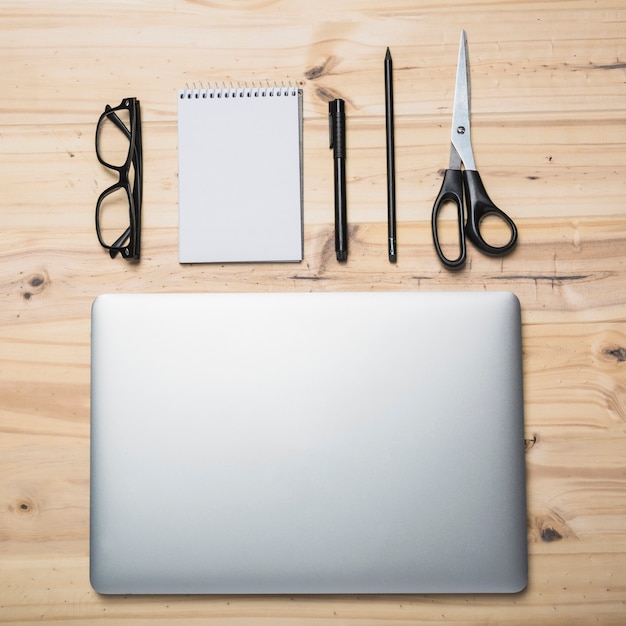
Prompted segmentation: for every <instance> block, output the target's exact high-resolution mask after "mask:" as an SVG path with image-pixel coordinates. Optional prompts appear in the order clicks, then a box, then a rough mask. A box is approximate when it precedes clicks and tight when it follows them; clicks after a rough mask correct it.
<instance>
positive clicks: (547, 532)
mask: <svg viewBox="0 0 626 626" xmlns="http://www.w3.org/2000/svg"><path fill="white" fill-rule="evenodd" d="M535 523H536V529H537V531H538V535H539V537H540V538H541V540H542V541H545V542H546V543H551V542H553V541H561V539H569V538H572V537H574V538H575V537H576V535H575V534H574V532H573V531H572V529H571V528H570V527H569V526H568V525H567V523H566V522H565V520H564V519H563V518H562V517H561V516H560V515H558V514H557V513H555V512H554V511H551V512H550V515H545V516H541V517H538V518H537V520H536V522H535Z"/></svg>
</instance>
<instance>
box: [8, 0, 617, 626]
mask: <svg viewBox="0 0 626 626" xmlns="http://www.w3.org/2000/svg"><path fill="white" fill-rule="evenodd" d="M0 15H1V16H2V19H1V20H0V63H1V67H2V72H0V177H1V188H2V195H1V200H0V302H1V306H0V541H1V545H0V623H11V624H13V623H21V624H30V623H35V622H37V623H39V622H41V621H56V622H60V623H71V622H75V623H83V622H87V621H89V622H90V623H99V622H102V623H104V622H105V621H106V622H107V623H110V622H111V621H113V622H119V623H124V624H132V623H137V624H138V623H145V622H148V621H149V622H150V623H152V622H153V621H156V620H159V621H162V622H164V623H171V624H177V623H180V624H182V623H185V624H187V623H190V622H191V623H193V622H196V623H203V624H224V623H225V624H233V625H235V624H236V625H238V626H239V625H244V624H246V625H247V624H255V625H257V624H279V625H281V626H291V625H296V624H298V625H300V624H307V625H317V624H320V625H322V624H324V625H325V624H331V623H332V624H344V625H348V624H355V625H356V624H359V626H373V625H374V624H382V623H384V624H389V625H397V626H399V625H400V624H420V623H424V624H425V623H440V622H441V623H445V622H448V623H455V624H474V623H476V624H485V623H497V624H529V623H532V624H564V623H566V624H575V625H577V624H581V625H582V624H585V625H586V624H589V623H601V624H623V623H624V615H626V452H625V451H626V427H625V424H626V295H625V284H626V282H625V278H626V205H625V201H624V198H625V197H626V176H625V174H626V125H625V124H624V102H626V99H625V96H626V40H625V39H624V23H625V21H626V8H625V7H624V6H623V2H620V1H618V0H597V1H592V0H546V1H541V0H539V1H536V0H521V1H515V2H512V1H508V0H488V1H487V2H481V3H478V2H475V1H474V0H444V1H443V2H425V1H423V0H417V1H416V0H392V1H391V2H376V1H375V0H345V1H340V2H337V1H336V0H318V1H317V2H314V3H304V2H298V1H297V0H284V1H278V0H238V1H237V2H233V1H228V0H188V1H184V0H155V1H153V2H149V3H147V2H146V3H143V2H140V1H139V0H129V1H128V2H114V1H113V0H105V1H103V2H97V3H96V2H89V1H87V0H68V1H67V2H63V3H49V2H44V1H43V0H30V1H28V2H16V1H15V0H13V1H9V0H5V1H2V2H0ZM461 28H464V29H465V30H466V31H467V34H468V40H469V56H470V66H471V79H472V126H473V143H474V149H475V152H476V160H477V164H478V167H479V169H480V171H481V174H482V176H483V180H484V181H485V185H486V187H487V189H488V191H489V194H490V196H491V197H492V198H493V199H494V201H495V202H496V204H498V205H499V206H500V207H501V208H503V209H504V210H505V211H506V212H507V213H508V214H510V215H511V216H512V217H513V219H514V220H515V221H516V223H517V225H518V228H519V232H520V239H519V244H518V247H517V249H516V250H515V251H514V253H513V254H511V255H509V256H507V257H505V258H503V259H493V258H488V257H485V256H483V255H481V254H479V253H478V252H476V251H475V250H474V249H471V248H470V250H469V259H468V261H469V262H468V264H467V266H466V268H465V269H464V270H462V271H460V272H455V273H451V272H448V271H447V270H445V269H444V268H443V267H442V266H441V264H440V263H439V261H438V260H437V258H436V256H435V254H434V250H433V246H432V240H431V233H430V211H431V208H432V202H433V200H434V197H435V196H436V194H437V191H438V189H439V185H440V184H441V172H442V170H443V169H444V168H445V167H446V164H447V160H448V137H449V123H450V117H451V112H452V96H453V90H454V74H455V66H456V59H457V46H458V39H459V32H460V30H461ZM387 46H389V47H390V48H391V51H392V54H393V58H394V70H395V71H394V78H395V82H394V94H395V111H396V167H397V181H398V186H397V198H398V249H399V257H398V259H399V260H398V263H397V264H396V265H391V264H389V262H388V261H387V254H386V230H387V226H386V205H385V202H386V188H385V185H386V171H385V133H384V124H385V122H384V91H383V80H382V77H383V63H382V61H383V57H384V53H385V50H386V47H387ZM265 80H268V81H274V80H276V81H283V80H284V81H291V82H293V83H297V84H298V85H299V86H300V87H301V88H302V89H303V91H304V180H305V190H304V191H305V209H304V220H305V229H304V234H305V258H304V261H303V262H302V263H299V264H287V265H283V264H269V265H198V266H194V265H179V264H178V261H177V253H178V250H177V245H178V243H177V218H178V216H177V199H178V198H177V194H178V184H177V126H176V99H175V94H176V90H177V89H178V88H180V87H183V86H184V85H185V84H186V83H189V84H191V83H193V82H194V81H195V82H200V81H202V82H204V83H205V84H206V83H209V82H218V83H221V82H222V81H223V82H226V83H227V84H228V83H229V82H230V81H234V82H237V81H265ZM127 96H136V97H138V98H139V99H140V100H141V106H142V116H143V136H144V166H145V179H144V212H143V230H142V235H143V241H142V245H143V248H142V259H141V262H140V263H139V264H130V263H125V262H123V261H122V260H121V259H116V260H111V259H110V258H109V257H108V256H107V255H106V253H105V252H104V251H103V250H102V249H101V248H100V247H99V245H98V243H97V240H96V236H95V232H94V206H95V202H96V199H97V196H98V194H99V193H100V191H102V190H103V189H104V188H105V187H106V186H107V185H108V184H110V177H109V175H108V173H107V172H106V171H104V168H102V167H101V166H100V165H99V163H98V162H97V160H96V158H95V153H94V130H95V123H96V121H97V118H98V116H99V114H100V112H101V111H102V110H103V108H104V105H105V104H106V103H110V104H112V105H114V104H117V103H118V102H119V101H120V100H121V99H122V98H124V97H127ZM334 97H343V98H344V99H345V100H346V102H347V104H348V122H347V124H348V126H347V143H348V206H349V209H348V219H349V222H350V254H349V260H348V262H347V263H346V264H345V265H339V264H337V263H336V261H335V259H334V249H333V223H332V168H331V165H332V163H331V160H330V153H329V150H328V126H327V117H326V115H327V101H328V100H329V99H331V98H334ZM454 289H461V290H467V289H472V290H493V289H508V290H511V291H513V292H514V293H516V294H517V295H518V297H519V298H520V301H521V303H522V311H523V313H522V315H523V324H524V326H523V348H524V386H525V389H524V391H525V413H526V423H525V431H526V458H527V476H528V484H527V494H528V536H529V552H530V582H529V586H528V589H527V590H526V591H524V592H523V593H521V594H516V595H511V596H508V595H505V596H391V597H389V596H380V597H367V596H362V597H357V596H336V597H334V596H332V597H317V596H316V597H293V598H292V597H207V596H202V597H156V598H149V597H116V598H107V597H101V596H98V594H96V593H95V592H94V591H93V590H92V589H91V587H90V585H89V580H88V565H89V561H88V538H89V383H90V381H89V377H90V361H89V359H90V348H89V342H90V327H89V319H90V317H89V316H90V307H91V303H92V301H93V299H94V298H95V297H96V296H97V295H98V294H100V293H104V292H111V291H122V292H151V291H155V292H160V291H171V292H183V291H309V290H329V291H330V290H334V291H339V290H379V291H392V290H428V291H434V290H454ZM460 322H461V319H460ZM468 445H475V446H480V445H481V442H480V441H476V442H468Z"/></svg>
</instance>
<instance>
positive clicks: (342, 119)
mask: <svg viewBox="0 0 626 626" xmlns="http://www.w3.org/2000/svg"><path fill="white" fill-rule="evenodd" d="M328 122H329V125H330V147H331V148H333V149H334V156H335V157H341V158H342V159H344V158H345V157H346V139H345V129H346V103H345V102H344V101H343V100H341V99H340V98H338V99H337V100H331V101H330V102H329V103H328Z"/></svg>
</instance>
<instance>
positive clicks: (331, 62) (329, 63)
mask: <svg viewBox="0 0 626 626" xmlns="http://www.w3.org/2000/svg"><path fill="white" fill-rule="evenodd" d="M338 63H339V59H338V58H337V57H336V56H332V55H331V56H329V57H328V58H327V59H326V60H325V61H324V63H322V64H321V65H314V66H313V67H311V68H309V69H308V70H306V72H304V77H305V78H306V79H307V80H317V79H318V78H321V77H322V76H327V75H328V74H330V71H331V70H332V69H333V68H334V67H335V66H336V65H337V64H338Z"/></svg>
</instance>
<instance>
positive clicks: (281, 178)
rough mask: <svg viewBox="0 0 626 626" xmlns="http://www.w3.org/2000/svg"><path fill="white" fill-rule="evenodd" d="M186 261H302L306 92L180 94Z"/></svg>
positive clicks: (181, 236)
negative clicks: (303, 108)
mask: <svg viewBox="0 0 626 626" xmlns="http://www.w3.org/2000/svg"><path fill="white" fill-rule="evenodd" d="M178 177H179V181H178V184H179V207H178V213H179V219H178V250H179V261H180V263H228V262H272V261H301V260H302V256H303V234H302V92H301V90H299V89H298V88H297V87H295V86H292V85H288V86H284V85H281V86H269V85H267V86H254V85H252V86H248V85H246V86H237V87H227V88H218V87H209V88H193V89H182V90H180V91H179V92H178Z"/></svg>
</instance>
